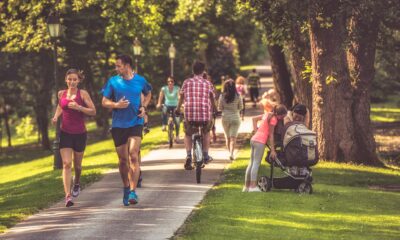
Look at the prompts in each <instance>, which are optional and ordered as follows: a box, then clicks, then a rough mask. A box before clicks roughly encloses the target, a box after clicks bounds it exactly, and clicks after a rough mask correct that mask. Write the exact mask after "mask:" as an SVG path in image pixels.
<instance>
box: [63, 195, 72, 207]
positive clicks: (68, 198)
mask: <svg viewBox="0 0 400 240" xmlns="http://www.w3.org/2000/svg"><path fill="white" fill-rule="evenodd" d="M73 205H74V202H72V197H71V195H67V196H66V197H65V206H66V207H71V206H73Z"/></svg>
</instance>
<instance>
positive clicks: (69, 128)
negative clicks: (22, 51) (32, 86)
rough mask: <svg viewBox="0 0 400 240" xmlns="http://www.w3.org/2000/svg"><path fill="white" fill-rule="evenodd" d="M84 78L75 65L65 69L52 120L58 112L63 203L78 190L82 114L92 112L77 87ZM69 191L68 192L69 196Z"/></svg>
mask: <svg viewBox="0 0 400 240" xmlns="http://www.w3.org/2000/svg"><path fill="white" fill-rule="evenodd" d="M83 79H84V76H83V73H82V72H81V71H78V70H76V69H69V70H68V71H67V73H66V75H65V82H66V83H67V86H68V89H67V90H61V91H59V92H58V99H59V102H58V105H57V109H56V112H55V114H54V117H53V119H52V122H53V124H56V123H57V121H58V118H59V117H60V115H61V114H62V121H61V131H60V153H61V158H62V161H63V172H62V177H63V184H64V191H65V206H66V207H70V206H72V205H74V203H73V202H72V197H77V196H78V195H79V193H80V177H81V172H82V158H83V153H84V151H85V147H86V135H87V134H86V127H85V122H84V116H85V115H89V116H94V115H96V109H95V107H94V104H93V102H92V99H91V98H90V96H89V93H88V92H87V91H85V90H81V89H79V88H78V84H79V83H80V82H81V81H82V80H83ZM72 160H73V161H74V170H75V177H74V187H73V189H72V193H71V166H72ZM71 194H72V196H71Z"/></svg>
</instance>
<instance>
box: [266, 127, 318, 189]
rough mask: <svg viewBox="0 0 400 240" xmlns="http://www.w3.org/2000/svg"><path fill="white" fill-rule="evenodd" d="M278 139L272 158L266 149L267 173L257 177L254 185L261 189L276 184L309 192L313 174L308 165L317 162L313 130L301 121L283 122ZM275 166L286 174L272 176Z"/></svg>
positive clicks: (280, 186) (278, 186) (281, 187)
mask: <svg viewBox="0 0 400 240" xmlns="http://www.w3.org/2000/svg"><path fill="white" fill-rule="evenodd" d="M282 140H283V141H282V143H281V144H278V145H276V146H275V149H276V153H277V157H276V158H275V159H272V158H271V157H270V151H269V152H268V155H267V157H266V158H265V160H266V161H267V162H268V163H269V164H271V171H270V176H269V177H268V176H262V177H260V179H259V180H258V186H259V187H260V189H261V190H262V191H264V192H267V191H270V190H271V189H272V188H276V189H293V190H295V192H298V193H308V194H311V193H312V192H313V189H312V185H311V184H312V180H313V178H312V170H311V168H310V167H311V166H314V165H315V164H317V163H318V151H317V145H316V144H317V142H316V133H315V132H313V131H311V130H309V129H308V128H307V127H306V126H305V125H304V124H303V123H300V122H292V123H289V124H288V125H287V126H285V130H284V134H283V139H282ZM267 147H268V148H269V149H270V147H269V146H268V145H267ZM275 167H279V168H280V169H281V170H282V171H283V172H284V173H285V175H287V176H286V177H274V176H273V174H274V168H275Z"/></svg>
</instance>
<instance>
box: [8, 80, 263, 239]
mask: <svg viewBox="0 0 400 240" xmlns="http://www.w3.org/2000/svg"><path fill="white" fill-rule="evenodd" d="M262 84H263V88H265V87H271V78H263V79H262ZM247 108H248V109H249V111H247V114H248V116H246V117H245V121H244V122H242V125H241V127H240V133H249V132H251V130H252V129H251V117H250V116H249V115H254V114H257V113H260V112H261V111H260V110H259V109H257V110H256V109H253V108H251V105H250V103H249V104H248V106H247ZM247 114H246V115H247ZM216 126H217V133H219V138H218V141H217V144H212V145H211V149H210V155H211V156H212V157H213V158H214V161H213V162H211V163H210V164H208V165H207V166H206V167H205V168H204V169H203V171H202V183H201V184H197V183H196V180H195V171H185V170H184V169H183V164H184V157H185V156H186V153H185V150H184V146H183V144H178V145H177V146H174V148H173V149H168V147H167V146H163V147H161V148H160V149H157V150H153V151H150V152H149V153H148V154H147V155H146V156H144V157H143V159H142V171H143V176H144V178H143V179H144V180H143V187H142V188H139V189H138V190H137V192H138V196H139V203H138V204H137V205H134V206H129V207H124V206H123V205H122V188H121V179H120V176H119V173H118V170H117V169H116V170H115V171H112V172H109V173H107V174H105V176H104V177H103V178H102V179H101V180H100V181H98V182H96V183H94V184H92V185H90V186H88V187H87V188H85V189H84V190H83V191H82V192H81V194H80V196H79V197H78V198H76V199H75V205H74V206H73V207H71V208H66V207H65V206H64V201H61V202H59V203H56V204H54V205H53V206H52V207H50V208H48V209H45V210H43V211H40V212H39V213H37V214H35V215H33V216H31V217H29V218H28V219H26V220H25V221H23V222H21V223H19V224H17V225H16V226H15V227H13V228H11V229H10V230H9V231H7V232H6V233H5V234H2V235H0V239H8V240H11V239H18V240H21V239H29V240H35V239H37V240H39V239H40V240H46V239H48V240H57V239H60V240H63V239H68V240H69V239H107V240H109V239H124V240H127V239H152V240H153V239H168V238H170V237H172V236H173V235H174V232H175V231H176V230H177V229H178V228H179V227H180V226H181V225H182V224H183V223H184V221H185V219H186V218H187V217H188V216H189V214H190V213H191V211H192V210H193V209H194V208H196V206H197V205H198V204H199V203H200V201H201V200H202V199H203V197H204V195H205V193H206V192H207V191H208V190H209V189H210V188H211V187H212V186H213V185H214V184H215V182H217V181H218V180H219V178H220V175H221V173H222V171H223V169H224V168H226V167H227V165H228V164H229V163H230V161H229V160H228V156H229V154H228V151H227V150H226V149H225V147H224V140H223V137H222V135H221V134H222V132H223V130H222V126H221V120H220V119H218V120H217V125H216ZM116 161H117V159H116Z"/></svg>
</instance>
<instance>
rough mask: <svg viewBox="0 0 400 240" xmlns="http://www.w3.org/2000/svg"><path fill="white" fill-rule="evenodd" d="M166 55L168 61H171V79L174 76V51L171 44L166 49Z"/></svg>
mask: <svg viewBox="0 0 400 240" xmlns="http://www.w3.org/2000/svg"><path fill="white" fill-rule="evenodd" d="M168 55H169V59H170V61H171V77H173V76H174V59H175V56H176V49H175V47H174V44H173V43H171V45H170V46H169V48H168Z"/></svg>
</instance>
